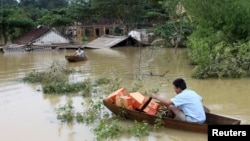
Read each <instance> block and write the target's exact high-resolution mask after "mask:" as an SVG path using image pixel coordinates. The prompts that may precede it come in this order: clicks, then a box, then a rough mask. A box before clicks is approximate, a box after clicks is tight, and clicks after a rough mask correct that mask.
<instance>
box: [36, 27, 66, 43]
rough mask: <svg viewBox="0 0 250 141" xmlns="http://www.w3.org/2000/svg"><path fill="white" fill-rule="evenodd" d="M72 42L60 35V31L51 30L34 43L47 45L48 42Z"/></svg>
mask: <svg viewBox="0 0 250 141" xmlns="http://www.w3.org/2000/svg"><path fill="white" fill-rule="evenodd" d="M61 43H70V40H69V39H67V38H65V37H63V36H62V35H60V34H59V33H58V32H56V31H54V30H51V31H49V32H48V33H46V34H44V35H43V36H41V37H40V38H38V39H36V40H35V42H34V43H33V45H46V44H61Z"/></svg>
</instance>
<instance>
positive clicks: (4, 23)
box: [0, 5, 34, 44]
mask: <svg viewBox="0 0 250 141" xmlns="http://www.w3.org/2000/svg"><path fill="white" fill-rule="evenodd" d="M0 13H1V17H0V27H1V28H0V31H1V34H0V36H2V37H3V38H4V44H6V43H7V42H8V40H9V39H10V40H12V39H14V38H16V37H17V36H18V35H20V34H22V33H24V32H26V31H27V30H29V29H30V28H32V27H33V26H34V23H33V21H32V20H31V19H29V18H28V17H27V16H26V14H25V12H24V11H23V10H22V9H21V8H19V7H17V6H8V5H6V6H3V7H2V8H1V9H0Z"/></svg>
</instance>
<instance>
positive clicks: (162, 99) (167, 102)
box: [151, 94, 173, 107]
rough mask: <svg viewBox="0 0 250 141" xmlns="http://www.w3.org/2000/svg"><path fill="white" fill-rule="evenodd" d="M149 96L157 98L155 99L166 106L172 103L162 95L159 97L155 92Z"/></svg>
mask: <svg viewBox="0 0 250 141" xmlns="http://www.w3.org/2000/svg"><path fill="white" fill-rule="evenodd" d="M151 97H152V98H154V99H157V100H158V101H160V102H161V103H163V104H165V105H166V106H167V107H168V106H169V105H171V104H173V103H172V101H171V100H169V99H164V98H162V97H160V96H158V95H156V94H151Z"/></svg>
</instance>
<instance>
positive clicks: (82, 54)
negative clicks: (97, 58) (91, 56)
mask: <svg viewBox="0 0 250 141" xmlns="http://www.w3.org/2000/svg"><path fill="white" fill-rule="evenodd" d="M75 56H80V57H84V51H83V50H82V49H81V48H80V47H78V49H77V50H76V52H75Z"/></svg>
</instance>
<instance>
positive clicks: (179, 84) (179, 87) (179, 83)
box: [173, 78, 187, 94]
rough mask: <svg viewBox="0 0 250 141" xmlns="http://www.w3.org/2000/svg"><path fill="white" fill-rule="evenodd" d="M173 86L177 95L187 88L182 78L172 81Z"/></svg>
mask: <svg viewBox="0 0 250 141" xmlns="http://www.w3.org/2000/svg"><path fill="white" fill-rule="evenodd" d="M173 85H174V90H175V92H176V93H177V94H179V93H180V92H182V91H183V90H185V89H186V88H187V86H186V82H185V80H184V79H182V78H177V79H175V80H174V81H173Z"/></svg>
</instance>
